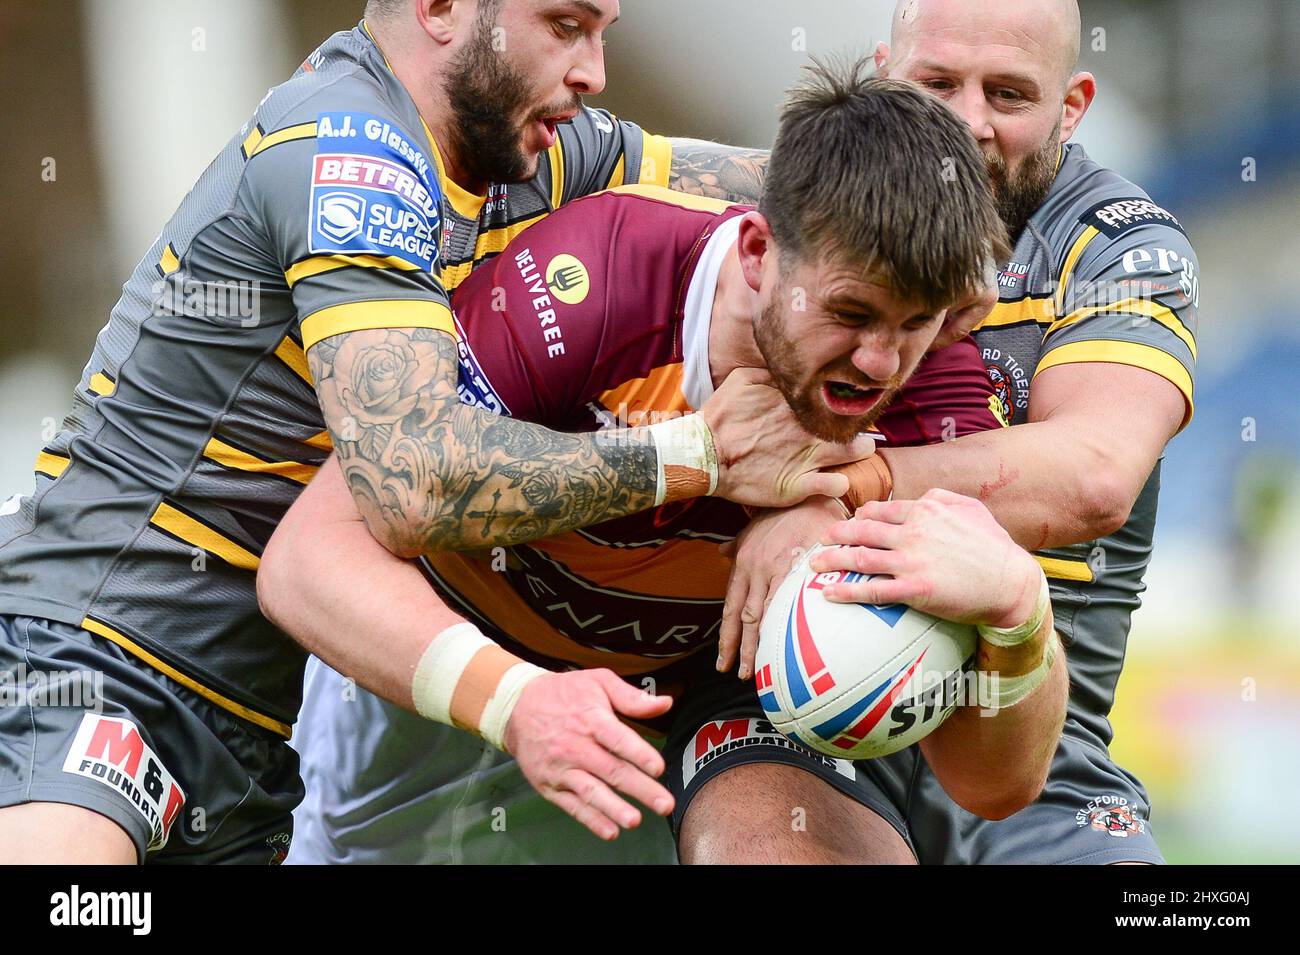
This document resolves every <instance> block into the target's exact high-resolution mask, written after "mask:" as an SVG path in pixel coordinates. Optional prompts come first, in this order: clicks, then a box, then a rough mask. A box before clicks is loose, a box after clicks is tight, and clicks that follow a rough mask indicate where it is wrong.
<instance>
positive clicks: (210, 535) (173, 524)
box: [149, 501, 262, 570]
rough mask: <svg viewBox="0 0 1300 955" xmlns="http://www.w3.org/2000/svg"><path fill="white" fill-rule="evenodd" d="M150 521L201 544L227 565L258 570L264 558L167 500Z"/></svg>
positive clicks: (189, 542)
mask: <svg viewBox="0 0 1300 955" xmlns="http://www.w3.org/2000/svg"><path fill="white" fill-rule="evenodd" d="M149 523H150V524H153V525H154V526H155V527H160V528H162V529H163V530H165V531H167V532H168V533H169V534H172V535H174V536H176V537H179V538H180V539H181V540H183V541H185V543H187V544H193V545H194V546H195V547H201V548H202V549H203V550H206V551H208V552H209V553H212V554H216V555H217V556H218V557H220V558H221V559H222V560H224V561H225V562H226V563H227V564H231V565H233V566H235V567H239V568H241V569H243V570H257V567H258V564H260V563H261V562H262V561H261V559H260V558H259V557H258V556H257V555H256V554H254V553H253V552H252V551H250V550H247V549H246V548H244V547H241V546H240V545H239V544H236V543H235V542H234V541H232V540H231V539H230V538H228V537H226V536H225V535H224V534H220V533H218V532H217V531H215V530H213V529H212V528H211V527H209V526H208V525H207V524H202V523H200V522H199V521H197V520H195V519H194V518H193V517H190V515H188V514H186V513H185V512H184V511H179V510H177V509H176V508H174V507H172V506H171V505H170V504H168V503H166V502H165V501H164V502H163V503H161V504H159V505H158V509H157V510H156V511H154V512H153V517H151V518H149Z"/></svg>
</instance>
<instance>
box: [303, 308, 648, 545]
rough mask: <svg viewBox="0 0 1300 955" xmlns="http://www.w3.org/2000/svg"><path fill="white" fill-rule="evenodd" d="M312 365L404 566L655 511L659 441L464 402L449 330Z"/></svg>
mask: <svg viewBox="0 0 1300 955" xmlns="http://www.w3.org/2000/svg"><path fill="white" fill-rule="evenodd" d="M307 358H308V361H309V363H310V365H311V372H312V375H313V377H314V378H315V381H316V390H317V393H318V395H319V397H320V402H321V410H322V412H323V413H324V416H325V420H326V422H327V423H328V424H329V427H330V433H331V435H332V436H333V439H334V449H335V452H336V453H337V455H338V458H339V463H340V464H341V465H342V468H343V473H344V475H345V477H346V479H347V483H348V486H349V488H350V489H351V491H352V496H353V499H354V500H355V501H356V504H357V508H358V510H359V511H360V512H361V515H362V517H363V518H365V521H366V524H367V526H368V527H369V528H370V530H371V533H373V534H374V535H375V536H376V537H377V538H378V539H379V540H380V542H382V543H383V544H384V546H385V547H387V548H388V549H389V550H390V551H392V552H393V553H395V554H397V555H398V556H401V557H416V556H419V555H420V554H424V553H430V552H433V551H439V550H472V549H475V548H481V547H487V546H493V545H508V544H516V543H520V542H523V541H528V540H536V539H537V538H540V537H549V536H551V535H553V534H558V533H561V532H563V531H567V530H571V529H573V528H575V527H585V526H587V525H590V524H596V523H599V522H601V521H604V520H609V519H612V518H615V517H621V516H623V515H626V514H632V513H635V512H637V511H641V510H645V509H646V508H648V507H651V506H653V504H654V498H655V486H656V477H657V456H656V452H655V448H654V445H653V444H652V443H650V439H649V438H648V437H647V436H645V435H644V434H641V433H629V432H627V431H621V432H619V434H618V440H611V438H610V436H609V435H604V434H601V433H600V432H592V433H586V434H563V433H560V432H557V431H551V430H549V429H547V428H544V427H542V426H541V425H537V424H532V423H529V422H525V421H517V420H515V419H513V418H507V417H502V416H499V415H495V414H492V413H491V412H488V411H484V410H482V409H478V408H471V407H469V406H468V405H465V404H462V403H461V401H460V399H459V398H458V397H457V394H456V386H455V381H456V375H457V368H458V361H457V350H456V342H455V340H454V339H453V338H452V337H451V336H450V335H448V334H446V333H444V332H440V331H433V330H430V329H420V328H416V329H372V330H365V331H356V332H350V333H347V334H344V335H338V336H334V337H332V338H328V339H325V340H324V341H321V342H318V343H317V344H316V345H314V346H312V348H311V350H310V351H309V352H308V354H307Z"/></svg>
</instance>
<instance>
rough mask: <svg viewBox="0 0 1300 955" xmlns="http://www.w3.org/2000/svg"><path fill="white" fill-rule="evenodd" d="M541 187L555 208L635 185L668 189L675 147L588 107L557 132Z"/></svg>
mask: <svg viewBox="0 0 1300 955" xmlns="http://www.w3.org/2000/svg"><path fill="white" fill-rule="evenodd" d="M557 133H558V135H557V137H556V142H555V145H554V146H552V147H551V148H550V149H549V150H548V151H547V154H546V155H547V162H546V163H545V164H544V165H543V168H542V170H541V175H542V176H544V177H545V180H544V182H542V183H539V184H540V185H542V186H543V188H545V189H547V190H549V193H550V197H551V208H553V209H557V208H559V207H560V206H562V205H564V203H566V202H568V201H570V200H571V199H577V198H580V197H581V196H586V195H590V194H591V193H593V192H599V191H601V190H602V189H612V188H614V187H615V186H623V185H629V184H634V183H643V184H649V185H656V186H667V185H668V173H669V166H670V165H671V164H672V145H671V144H670V143H669V141H668V140H667V139H665V138H664V137H662V136H653V135H651V134H649V133H647V132H645V131H644V130H643V129H641V127H640V126H638V125H636V124H635V123H630V122H627V121H626V120H621V119H617V118H616V117H615V116H614V115H613V114H612V113H609V112H608V111H606V110H603V109H592V108H590V107H583V108H582V109H581V110H580V111H579V113H578V115H577V116H576V117H574V119H573V122H571V123H565V124H564V125H562V126H560V127H559V129H558V130H557Z"/></svg>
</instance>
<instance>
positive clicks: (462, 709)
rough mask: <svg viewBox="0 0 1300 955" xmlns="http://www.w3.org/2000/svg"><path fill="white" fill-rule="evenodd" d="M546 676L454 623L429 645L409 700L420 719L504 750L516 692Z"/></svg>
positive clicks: (472, 629)
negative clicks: (460, 730)
mask: <svg viewBox="0 0 1300 955" xmlns="http://www.w3.org/2000/svg"><path fill="white" fill-rule="evenodd" d="M546 672H547V671H546V670H543V669H542V668H541V667H538V666H534V665H533V664H531V663H527V662H525V661H523V660H520V659H519V658H518V657H516V656H514V655H513V654H511V653H508V652H506V651H505V650H504V649H502V648H501V647H499V646H497V645H496V644H495V643H493V642H492V641H491V640H489V639H488V638H487V637H485V636H484V635H483V633H482V631H480V630H479V628H478V627H476V626H474V625H473V624H472V623H457V624H453V625H452V626H450V627H448V628H447V629H445V630H443V631H442V632H441V633H439V634H438V635H437V636H436V637H434V638H433V639H432V640H431V641H430V642H429V646H428V647H427V648H426V649H425V651H424V654H423V655H422V656H421V657H420V662H419V663H417V664H416V667H415V674H414V675H413V677H412V679H411V699H412V701H413V702H414V703H415V710H416V712H417V713H419V714H420V715H421V716H423V717H425V718H426V719H429V720H433V721H434V722H436V723H445V724H447V725H448V726H459V727H462V728H464V729H468V730H470V731H472V732H475V733H478V734H479V735H480V736H482V737H483V738H484V739H485V740H487V741H488V742H489V743H491V744H492V745H493V746H495V747H497V748H498V749H501V750H504V749H505V732H506V725H507V724H508V723H509V721H510V714H511V712H512V711H513V710H514V708H515V704H516V703H518V702H519V696H520V694H522V693H523V691H524V687H526V686H527V685H528V684H529V683H531V682H532V681H533V680H535V679H537V677H539V676H542V675H543V674H545V673H546Z"/></svg>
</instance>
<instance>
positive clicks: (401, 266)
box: [284, 255, 420, 288]
mask: <svg viewBox="0 0 1300 955" xmlns="http://www.w3.org/2000/svg"><path fill="white" fill-rule="evenodd" d="M349 266H355V267H357V268H361V269H398V270H400V271H402V272H417V271H419V270H420V267H419V266H418V265H414V264H412V263H410V262H407V261H406V260H405V259H399V258H397V256H395V255H317V256H313V257H312V258H310V259H303V260H302V261H301V262H295V263H294V264H293V265H291V266H289V268H288V270H287V271H286V272H285V273H284V278H285V281H286V282H288V283H289V288H293V287H294V286H295V285H297V284H298V283H299V282H301V281H302V280H303V279H305V278H310V277H311V276H313V275H320V274H321V273H322V272H333V271H334V270H335V269H345V268H347V267H349Z"/></svg>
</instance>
